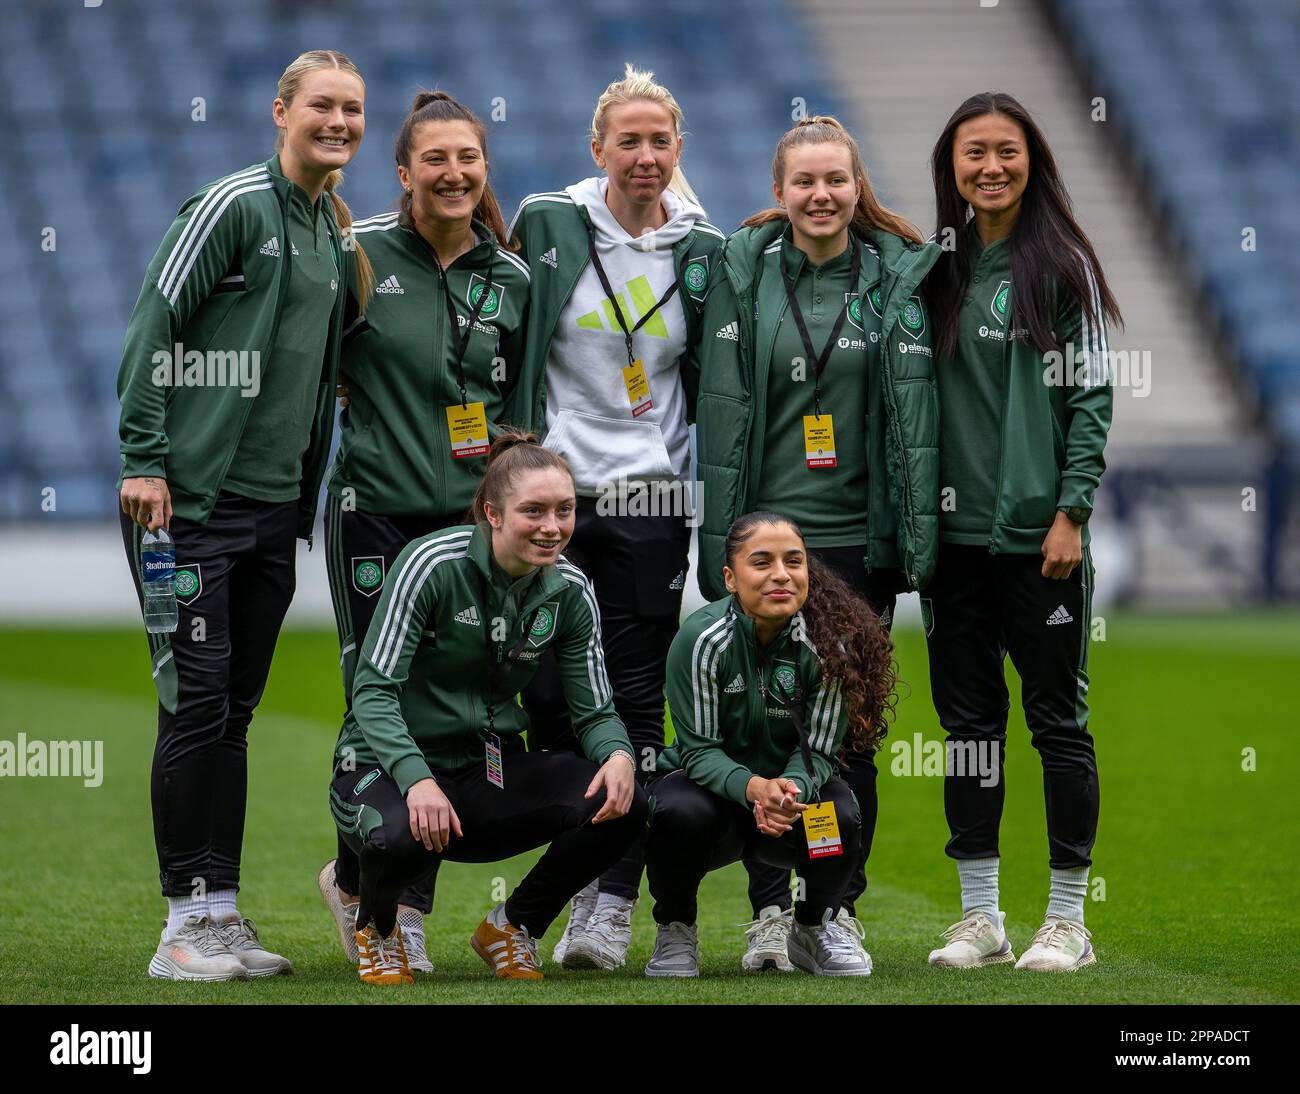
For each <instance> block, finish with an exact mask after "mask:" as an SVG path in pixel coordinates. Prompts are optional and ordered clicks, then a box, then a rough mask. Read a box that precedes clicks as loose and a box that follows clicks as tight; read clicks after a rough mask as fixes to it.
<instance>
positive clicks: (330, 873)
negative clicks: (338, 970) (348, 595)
mask: <svg viewBox="0 0 1300 1094" xmlns="http://www.w3.org/2000/svg"><path fill="white" fill-rule="evenodd" d="M335 861H336V860H335V859H330V860H329V862H327V863H325V865H324V866H322V867H321V871H320V875H319V876H318V877H317V878H316V884H317V886H318V887H319V888H320V895H321V896H322V897H323V898H324V900H325V907H327V908H328V909H329V910H330V915H332V916H333V917H334V926H335V927H337V928H338V932H339V943H340V944H341V945H342V946H343V952H344V953H345V954H347V958H348V964H350V965H355V964H356V963H357V961H358V960H359V958H358V955H357V905H356V903H352V904H344V903H343V898H342V897H341V896H339V887H338V883H337V882H335V880H334V863H335Z"/></svg>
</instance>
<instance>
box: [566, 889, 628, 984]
mask: <svg viewBox="0 0 1300 1094" xmlns="http://www.w3.org/2000/svg"><path fill="white" fill-rule="evenodd" d="M635 907H636V901H635V900H625V899H611V898H610V897H608V896H606V898H605V899H604V900H603V901H600V902H599V903H597V905H596V910H595V911H594V912H592V913H591V918H590V919H589V920H587V926H586V927H585V928H584V929H583V931H582V933H581V934H579V935H576V936H575V937H574V938H573V939H572V941H570V942H569V945H568V947H567V948H566V949H565V951H564V960H563V962H562V964H563V966H564V967H565V968H566V969H602V970H604V971H605V972H608V971H609V970H610V969H617V968H620V967H621V966H622V965H623V964H624V962H626V961H627V948H628V946H629V945H631V943H632V909H633V908H635Z"/></svg>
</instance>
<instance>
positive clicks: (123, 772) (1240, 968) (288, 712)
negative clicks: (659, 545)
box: [0, 613, 1300, 1003]
mask: <svg viewBox="0 0 1300 1094" xmlns="http://www.w3.org/2000/svg"><path fill="white" fill-rule="evenodd" d="M898 646H899V649H898V658H899V664H900V669H901V673H902V676H903V678H904V679H905V680H906V682H907V687H908V690H909V691H910V695H909V696H908V697H907V698H905V699H904V700H903V701H902V702H901V703H900V706H899V709H900V717H899V720H898V722H897V724H896V725H895V726H894V727H893V729H892V730H891V733H890V740H891V742H892V741H894V740H900V739H902V740H908V741H910V740H911V739H912V735H913V734H914V733H917V732H919V733H922V734H924V735H925V737H926V738H927V739H940V731H939V727H938V724H937V721H936V719H935V716H934V710H933V707H932V706H931V705H930V699H929V692H928V687H929V685H928V676H927V666H926V659H925V650H924V644H923V639H922V638H921V636H920V635H919V634H917V633H914V632H907V633H902V634H900V635H899V636H898ZM337 664H338V658H337V652H336V649H335V645H334V639H333V636H332V633H327V632H320V633H289V634H285V635H284V636H283V637H282V639H281V641H280V646H279V649H278V651H277V653H276V659H275V664H274V667H273V669H272V672H271V681H270V685H269V687H268V689H267V693H266V697H265V700H264V701H263V704H262V707H261V709H260V710H259V712H258V714H257V716H256V717H255V719H254V722H253V727H252V731H251V743H250V760H251V764H250V768H251V776H250V788H249V809H248V827H247V834H246V839H245V851H244V879H243V890H242V892H241V899H240V907H241V909H242V910H243V911H244V913H245V914H247V915H251V916H253V918H255V919H256V920H257V921H258V922H259V924H260V926H261V929H262V932H263V937H264V939H265V941H266V942H268V943H269V944H270V946H271V947H272V948H273V949H276V950H278V951H280V952H282V953H284V954H286V955H288V956H289V957H290V958H291V959H292V960H293V962H294V967H295V970H296V971H295V975H293V976H291V977H284V978H278V979H275V980H272V981H261V982H254V983H242V984H241V983H234V984H177V983H166V982H160V981H154V980H150V979H149V978H148V977H147V976H146V974H145V967H146V965H147V963H148V960H149V957H150V955H151V953H152V951H153V947H154V945H155V944H156V941H157V937H158V930H159V926H160V923H161V919H162V914H163V904H162V901H161V898H160V897H159V896H158V893H157V889H156V878H157V871H156V863H155V860H154V851H153V842H152V837H151V828H150V818H149V793H148V772H149V765H150V758H151V753H152V742H153V736H154V719H153V699H152V695H153V693H152V689H151V686H150V681H149V673H148V671H147V669H148V662H147V659H146V651H145V642H144V638H143V636H142V635H141V634H139V633H135V632H124V631H80V632H75V633H70V632H43V631H8V632H0V738H3V739H7V740H10V741H13V740H16V738H17V735H18V734H19V733H20V732H21V733H25V734H27V736H28V738H29V739H78V740H80V739H102V740H103V742H104V768H105V773H104V781H103V785H102V786H100V787H98V788H93V789H92V788H85V787H83V786H82V785H81V783H80V781H78V780H74V779H66V778H65V779H50V778H4V779H0V795H3V799H2V800H3V804H4V808H3V809H2V810H0V876H2V877H3V879H4V880H3V884H2V885H0V1001H3V1002H6V1003H11V1002H39V1003H56V1002H58V1003H116V1002H131V1003H193V1002H222V1003H233V1002H259V1003H267V1002H283V1003H293V1002H309V1003H326V1002H371V1003H373V1002H403V1003H413V1002H421V1003H427V1002H438V1003H480V1002H481V1003H488V1002H511V1003H515V1002H552V1003H575V1002H597V1003H599V1002H643V1003H648V1002H654V1003H659V1002H772V1001H792V1002H794V1001H805V1000H807V1001H812V1000H814V999H816V1000H820V1001H835V1002H891V1003H898V1002H932V1003H933V1002H1056V1001H1059V1002H1076V1003H1077V1002H1088V1003H1099V1002H1107V1003H1146V1002H1176V1003H1206V1002H1218V1003H1258V1002H1296V1001H1300V986H1297V980H1296V977H1295V968H1296V964H1297V962H1296V957H1297V953H1296V950H1297V947H1296V943H1295V928H1294V914H1295V909H1296V907H1297V906H1300V900H1298V899H1297V897H1298V896H1300V894H1298V892H1297V889H1298V887H1300V886H1298V884H1297V870H1296V866H1295V857H1294V855H1295V850H1294V848H1295V843H1294V840H1295V836H1296V833H1297V823H1296V817H1297V812H1296V798H1297V786H1300V749H1298V748H1297V745H1296V732H1297V725H1296V715H1295V709H1296V708H1295V695H1296V681H1297V680H1300V618H1297V617H1296V616H1294V615H1272V614H1258V613H1257V614H1250V615H1244V614H1234V615H1232V616H1224V617H1218V618H1202V617H1196V618H1153V617H1139V616H1129V615H1120V614H1115V615H1112V616H1110V617H1109V618H1108V619H1107V635H1106V641H1104V642H1097V643H1094V645H1093V652H1092V658H1091V670H1092V680H1093V687H1092V699H1093V722H1092V729H1093V733H1094V736H1095V737H1096V740H1097V749H1098V756H1099V762H1100V769H1101V828H1100V834H1099V838H1098V842H1097V847H1096V850H1095V852H1094V866H1093V879H1094V896H1101V895H1103V894H1102V893H1101V891H1100V890H1101V888H1102V886H1101V885H1099V884H1097V883H1098V882H1103V883H1104V899H1097V900H1094V901H1092V902H1091V903H1090V904H1089V906H1088V911H1087V921H1088V925H1089V927H1090V928H1091V929H1092V931H1093V934H1094V944H1095V946H1096V948H1097V953H1098V958H1099V964H1098V966H1097V967H1096V968H1093V969H1089V970H1085V971H1083V972H1080V973H1078V974H1075V975H1070V976H1043V975H1033V974H1028V973H1016V972H1015V971H1014V970H1013V969H1012V968H1011V967H1010V966H1001V967H998V968H993V969H986V970H979V971H974V972H962V971H946V970H936V969H931V968H929V967H928V966H927V965H926V961H925V957H926V953H927V952H928V950H929V949H930V948H931V947H932V946H933V945H935V944H936V942H937V941H938V939H939V936H940V932H941V931H942V930H943V928H944V927H946V926H947V925H948V924H949V923H951V922H952V921H953V920H955V919H956V918H957V917H958V914H959V911H960V909H959V904H958V893H957V883H956V871H955V869H954V868H953V865H952V863H951V862H950V861H949V860H948V859H947V858H945V856H944V855H943V844H944V840H945V838H946V834H947V830H946V826H945V824H944V820H943V792H942V780H941V779H939V778H933V777H930V778H927V777H903V776H899V775H894V774H891V771H890V765H891V754H890V753H889V752H888V751H886V752H885V753H883V754H882V756H881V758H880V769H881V770H880V779H879V787H880V799H881V805H880V823H879V827H878V830H877V835H876V843H875V849H874V851H873V854H872V858H871V863H870V869H869V875H870V882H871V885H870V889H869V892H868V897H867V899H866V901H865V907H864V908H861V909H860V916H861V918H862V920H863V922H864V923H865V925H866V929H867V944H868V948H869V950H870V952H871V954H872V957H873V959H874V961H875V973H874V975H873V976H872V977H870V979H866V980H848V981H835V980H814V979H813V978H812V977H809V976H807V975H805V974H802V973H795V974H791V975H789V976H779V975H777V974H771V973H769V974H767V975H765V976H762V977H745V976H743V975H742V974H741V973H740V969H739V958H740V954H741V952H742V949H743V937H742V935H741V932H740V931H739V930H738V928H737V926H736V925H737V924H739V923H741V922H742V921H743V920H745V919H747V918H748V907H747V904H746V900H745V879H744V873H743V871H742V869H741V868H740V867H739V866H738V865H737V866H732V867H729V868H728V869H726V870H723V871H720V872H718V873H716V874H713V875H710V877H709V878H708V879H707V881H706V882H705V885H704V887H703V889H702V890H701V900H700V942H701V950H702V956H703V970H702V971H703V975H702V977H701V978H700V980H699V981H697V982H690V983H682V982H663V981H658V982H652V981H647V980H646V979H645V978H644V976H643V975H642V969H643V967H644V965H645V962H646V960H647V959H648V957H649V954H650V948H651V942H652V938H653V930H654V928H653V922H652V920H651V917H650V908H649V897H648V893H647V892H646V890H645V888H644V886H643V890H642V891H643V896H644V897H645V899H643V900H642V902H641V904H640V905H639V906H638V908H637V912H636V917H635V934H634V940H633V946H632V951H631V953H630V955H629V960H628V964H627V967H626V968H625V969H624V970H621V971H620V972H618V973H615V974H599V973H566V972H564V971H563V970H561V969H558V968H553V967H552V966H551V965H550V964H549V962H548V963H547V964H546V965H544V969H543V971H544V972H546V973H547V980H546V982H545V983H542V984H508V983H497V982H495V981H494V980H493V979H492V978H491V977H490V975H489V973H488V970H487V969H486V967H485V966H484V965H483V964H482V962H480V961H479V959H478V958H477V957H476V956H474V954H473V953H472V952H471V951H470V949H469V946H468V944H467V940H468V937H469V934H470V932H471V931H472V930H473V928H474V926H475V925H476V923H477V922H478V920H479V918H480V917H481V916H482V914H483V913H484V912H485V911H486V910H487V909H488V908H489V907H490V906H491V905H492V904H493V903H494V895H493V890H494V887H496V888H500V886H501V885H505V886H507V887H508V886H511V885H513V884H514V883H515V882H517V881H518V880H519V878H520V877H521V876H522V875H523V872H524V871H525V870H526V868H527V866H528V864H529V862H530V861H531V859H532V856H524V857H522V858H519V859H514V860H511V861H508V862H503V863H499V864H495V865H487V866H466V865H460V864H456V863H448V864H447V865H446V866H445V867H444V869H443V871H442V877H441V881H440V885H439V890H438V898H437V905H436V907H435V913H434V915H433V916H432V917H431V918H430V919H429V920H428V927H429V941H430V946H429V949H430V954H431V957H432V959H433V961H434V964H435V965H436V967H437V970H438V971H437V972H436V973H435V974H434V975H432V976H430V977H424V978H421V979H420V980H419V982H418V983H417V984H416V985H415V986H414V987H411V988H406V989H377V988H368V987H366V986H364V985H362V984H360V983H358V982H357V978H356V974H355V972H354V970H353V969H352V968H351V967H350V966H348V965H347V964H345V962H344V960H343V958H342V956H341V953H340V951H339V948H338V943H337V940H336V938H335V935H334V933H333V926H332V923H331V921H330V919H329V917H328V915H327V913H326V911H325V909H324V906H323V905H322V903H321V900H320V897H319V895H318V893H317V891H316V874H317V871H318V870H319V868H320V865H321V864H322V863H323V862H324V861H326V860H327V859H329V858H331V857H332V856H333V848H334V831H333V827H332V825H331V823H330V818H329V811H328V808H327V805H326V794H325V788H326V782H327V779H328V773H329V755H330V747H331V745H332V743H333V740H334V736H335V733H336V730H337V723H338V716H339V712H340V702H341V697H340V688H339V680H338V668H337ZM1008 676H1009V678H1010V680H1011V684H1012V691H1013V696H1012V723H1011V731H1010V744H1009V755H1008V763H1007V806H1006V813H1005V817H1004V821H1003V826H1002V905H1003V908H1004V909H1005V910H1006V912H1007V928H1008V931H1009V934H1010V936H1011V940H1012V943H1013V945H1014V946H1015V949H1016V952H1017V953H1019V952H1021V951H1022V950H1023V949H1024V947H1025V945H1026V943H1027V941H1028V939H1029V937H1030V936H1031V935H1032V933H1033V931H1034V929H1035V928H1036V927H1037V926H1038V924H1039V922H1040V920H1041V917H1042V914H1043V909H1044V907H1045V903H1046V897H1047V841H1046V834H1045V829H1044V814H1043V800H1042V789H1041V787H1042V782H1041V775H1040V768H1039V764H1038V759H1037V756H1036V754H1035V753H1034V752H1033V750H1032V748H1031V746H1030V744H1029V735H1028V732H1027V730H1026V729H1025V727H1024V721H1023V717H1022V716H1021V715H1020V712H1019V709H1018V697H1017V695H1016V693H1015V686H1016V685H1015V677H1014V673H1012V672H1009V673H1008ZM886 748H887V749H888V745H887V746H886ZM1246 749H1252V750H1254V752H1253V755H1254V757H1255V761H1254V762H1255V768H1256V769H1255V770H1253V771H1247V770H1243V750H1246ZM561 928H562V922H561V923H557V925H556V926H555V927H553V928H552V929H551V931H550V932H548V936H547V938H546V939H545V940H544V942H543V948H542V952H543V955H547V954H549V952H550V946H551V944H552V943H553V941H554V939H555V938H556V937H558V935H559V932H560V930H561Z"/></svg>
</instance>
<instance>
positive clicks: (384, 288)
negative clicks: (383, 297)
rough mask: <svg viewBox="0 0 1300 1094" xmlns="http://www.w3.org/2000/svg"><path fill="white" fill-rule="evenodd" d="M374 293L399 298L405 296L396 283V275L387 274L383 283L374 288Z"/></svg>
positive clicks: (404, 292) (403, 290)
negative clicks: (392, 295)
mask: <svg viewBox="0 0 1300 1094" xmlns="http://www.w3.org/2000/svg"><path fill="white" fill-rule="evenodd" d="M375 292H384V293H394V294H396V295H399V296H405V295H406V290H405V289H404V288H402V286H401V285H399V284H398V283H397V274H389V275H388V276H387V277H386V278H384V280H383V281H381V282H380V283H379V284H378V285H376V286H375Z"/></svg>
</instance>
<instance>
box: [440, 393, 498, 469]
mask: <svg viewBox="0 0 1300 1094" xmlns="http://www.w3.org/2000/svg"><path fill="white" fill-rule="evenodd" d="M447 436H448V437H449V438H450V440H451V458H452V459H453V460H465V459H468V458H469V457H470V456H483V455H486V454H487V450H488V428H487V415H486V414H484V413H483V404H482V403H466V404H465V405H464V406H461V404H460V403H457V404H456V405H455V406H449V407H448V408H447Z"/></svg>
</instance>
